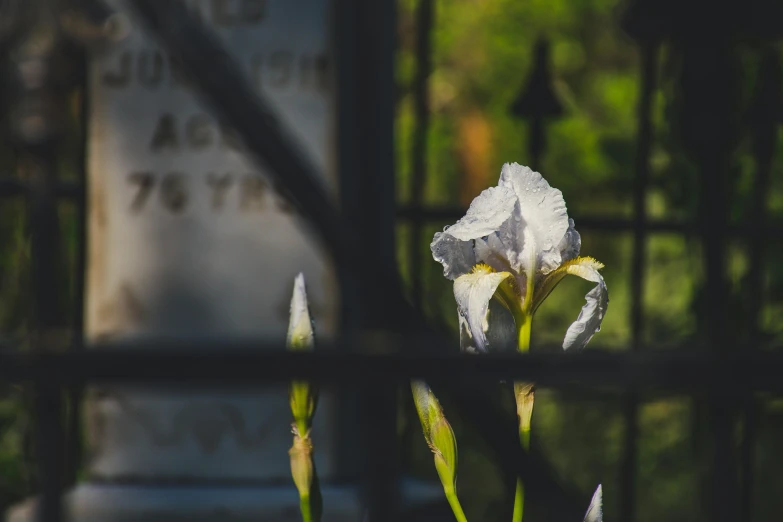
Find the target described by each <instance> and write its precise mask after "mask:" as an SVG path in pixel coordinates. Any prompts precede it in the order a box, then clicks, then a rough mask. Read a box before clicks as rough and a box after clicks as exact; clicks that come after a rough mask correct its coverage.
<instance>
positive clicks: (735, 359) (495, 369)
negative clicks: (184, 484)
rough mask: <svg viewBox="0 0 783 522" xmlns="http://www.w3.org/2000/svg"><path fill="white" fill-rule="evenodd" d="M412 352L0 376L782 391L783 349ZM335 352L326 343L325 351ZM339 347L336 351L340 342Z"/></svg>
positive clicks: (110, 359)
mask: <svg viewBox="0 0 783 522" xmlns="http://www.w3.org/2000/svg"><path fill="white" fill-rule="evenodd" d="M411 343H413V344H417V343H420V344H421V348H422V350H421V355H412V354H410V353H393V354H388V353H384V354H361V353H357V352H356V348H358V347H360V346H361V345H360V344H356V345H350V346H348V347H347V348H349V350H348V352H347V353H346V352H345V351H343V350H334V349H323V350H319V351H317V352H309V353H297V352H287V351H284V350H281V349H280V348H281V347H279V346H273V345H264V344H260V343H252V342H210V341H207V342H188V343H185V342H173V341H156V342H150V343H140V344H126V343H124V344H112V345H105V346H93V348H96V349H87V350H83V351H77V352H72V353H46V354H36V353H29V352H16V351H11V350H8V351H6V352H2V353H0V379H3V380H6V381H12V382H24V381H39V382H40V381H44V382H56V383H58V384H61V385H74V384H81V383H84V382H131V383H153V384H167V385H169V384H175V385H176V384H220V385H242V386H247V385H254V386H259V387H264V386H269V385H273V384H280V383H284V382H286V381H288V380H290V379H293V378H307V379H315V380H318V381H319V382H321V383H323V384H333V385H344V384H367V383H371V382H373V381H376V380H381V381H387V382H388V381H389V380H400V381H402V380H406V379H427V380H432V381H433V382H441V383H443V384H444V385H446V386H448V383H451V382H454V383H458V382H462V381H464V380H473V381H476V382H481V381H493V380H494V381H497V380H525V381H532V382H536V383H537V384H538V385H539V386H543V387H553V388H563V387H565V388H569V387H577V388H585V387H586V388H599V389H612V390H615V391H622V390H624V389H626V388H628V387H630V386H631V385H633V386H634V387H635V388H636V389H639V390H661V391H670V392H683V393H688V392H699V391H705V390H709V391H710V392H711V393H717V394H724V393H725V394H726V395H733V394H735V393H737V390H744V391H756V392H783V378H781V376H782V375H783V353H779V352H762V353H752V354H750V353H748V354H745V355H727V356H723V357H717V356H713V355H712V354H710V353H705V352H695V353H672V352H649V351H647V352H644V353H629V352H616V351H611V352H607V351H598V350H593V351H590V350H588V351H585V352H581V353H565V354H564V353H529V354H508V355H500V354H497V355H496V354H487V355H471V354H453V355H450V354H436V353H432V352H431V349H430V350H429V353H428V348H431V345H429V344H428V343H426V342H424V341H411V342H408V343H407V344H408V345H409V347H410V344H411ZM332 348H334V346H333V347H332ZM342 348H343V349H344V348H345V347H342Z"/></svg>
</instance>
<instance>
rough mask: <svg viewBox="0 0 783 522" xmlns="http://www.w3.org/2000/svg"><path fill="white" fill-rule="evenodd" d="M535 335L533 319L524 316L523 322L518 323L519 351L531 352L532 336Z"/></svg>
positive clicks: (526, 315)
mask: <svg viewBox="0 0 783 522" xmlns="http://www.w3.org/2000/svg"><path fill="white" fill-rule="evenodd" d="M532 333H533V317H532V316H531V315H528V314H523V315H522V320H521V321H519V323H517V350H519V351H520V352H523V353H524V352H527V351H528V350H530V335H531V334H532Z"/></svg>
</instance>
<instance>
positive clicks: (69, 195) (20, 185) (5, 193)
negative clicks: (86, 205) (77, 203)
mask: <svg viewBox="0 0 783 522" xmlns="http://www.w3.org/2000/svg"><path fill="white" fill-rule="evenodd" d="M30 190H31V188H30V187H29V186H28V185H27V183H26V182H24V181H23V180H21V179H17V178H11V177H4V178H2V177H0V198H13V197H24V196H27V195H28V194H29V193H30ZM55 194H56V196H57V197H60V198H63V199H68V200H79V199H81V197H82V186H81V184H80V183H77V182H73V181H60V182H58V183H57V186H56V187H55Z"/></svg>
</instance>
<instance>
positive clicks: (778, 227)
mask: <svg viewBox="0 0 783 522" xmlns="http://www.w3.org/2000/svg"><path fill="white" fill-rule="evenodd" d="M466 210H467V209H465V208H462V207H430V208H423V209H416V208H413V207H411V206H402V207H400V209H399V211H398V212H397V217H398V219H403V220H412V219H420V220H422V221H427V222H432V223H437V222H444V223H450V222H453V221H456V220H457V219H459V218H461V217H462V216H464V215H465V211H466ZM574 221H575V222H576V226H577V228H578V229H579V230H595V231H600V232H633V231H634V230H635V229H636V227H637V223H636V221H635V219H633V218H631V219H629V218H626V217H604V216H596V215H593V216H580V215H577V216H575V217H574ZM643 230H644V231H645V233H647V234H651V233H656V234H681V235H686V236H694V237H696V236H698V235H699V234H700V228H699V225H698V224H697V223H689V222H686V221H679V220H672V219H657V218H648V219H647V220H646V222H645V223H644V227H643ZM756 230H762V231H764V232H765V233H767V234H777V235H783V223H778V222H768V223H766V224H764V225H763V226H762V227H757V225H756V224H755V223H752V222H741V223H726V228H725V229H724V230H723V233H724V234H725V235H726V237H746V236H747V235H748V234H752V233H755V231H756Z"/></svg>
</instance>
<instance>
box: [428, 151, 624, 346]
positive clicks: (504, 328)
mask: <svg viewBox="0 0 783 522" xmlns="http://www.w3.org/2000/svg"><path fill="white" fill-rule="evenodd" d="M580 247H581V238H580V237H579V233H578V232H577V231H576V229H575V228H574V221H573V220H572V219H569V217H568V213H567V211H566V205H565V201H564V200H563V194H562V193H561V192H560V191H559V190H557V189H555V188H552V187H550V186H549V183H547V182H546V180H545V179H544V178H543V177H542V176H541V174H539V173H538V172H534V171H532V170H531V169H529V168H528V167H523V166H521V165H518V164H516V163H507V164H505V165H503V170H502V171H501V174H500V181H499V183H498V186H497V187H491V188H488V189H487V190H485V191H484V192H482V193H481V194H479V195H478V197H476V199H474V200H473V202H472V203H471V205H470V208H469V209H468V212H467V214H466V215H465V216H464V217H463V218H462V219H460V220H459V221H457V223H455V224H454V225H452V226H449V227H446V228H445V229H444V230H443V232H438V233H436V234H435V237H434V238H433V240H432V244H431V245H430V248H431V249H432V255H433V257H434V258H435V260H436V261H438V262H440V263H441V264H442V265H443V275H444V276H446V277H447V278H449V279H451V280H453V281H454V297H455V298H456V300H457V308H458V311H459V318H460V329H461V333H462V334H463V347H464V348H466V349H469V350H470V349H472V350H475V351H480V352H486V351H488V349H489V348H490V345H493V344H504V341H503V339H504V336H506V334H507V333H509V332H510V333H516V341H517V342H516V345H517V347H518V349H520V350H527V348H528V347H529V343H530V326H531V320H532V317H533V314H534V313H535V311H536V310H537V309H538V307H539V306H540V305H541V303H542V302H543V301H544V299H546V297H547V296H548V295H549V294H550V293H551V292H552V290H553V289H554V288H555V286H557V284H558V283H559V282H560V281H561V280H562V279H563V277H565V276H566V274H573V275H576V276H579V277H582V278H584V279H586V280H588V281H592V282H594V283H595V284H596V285H595V287H594V288H593V289H592V290H591V291H590V292H588V294H587V296H586V301H587V302H586V303H585V305H584V306H583V307H582V311H581V312H580V313H579V317H578V318H577V320H576V321H575V322H574V323H573V324H572V325H571V326H570V327H569V328H568V331H567V332H566V335H565V340H564V341H563V348H564V349H566V350H567V349H569V348H583V347H584V346H585V345H586V344H587V343H588V341H590V339H591V338H592V337H593V335H594V334H595V333H596V332H598V331H599V330H600V329H601V321H602V320H603V317H604V314H605V313H606V308H607V305H608V303H609V294H608V292H607V289H606V283H605V282H604V279H603V277H602V276H601V274H600V273H599V270H600V269H601V268H603V264H601V263H600V262H598V261H596V260H595V259H593V258H591V257H579V250H580ZM493 296H494V297H496V299H497V301H499V302H500V303H501V304H502V305H503V307H504V308H505V309H507V310H508V311H509V312H510V314H508V313H505V312H504V311H503V310H502V308H501V309H499V310H494V309H493V310H491V309H490V301H491V299H492V297H493Z"/></svg>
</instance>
